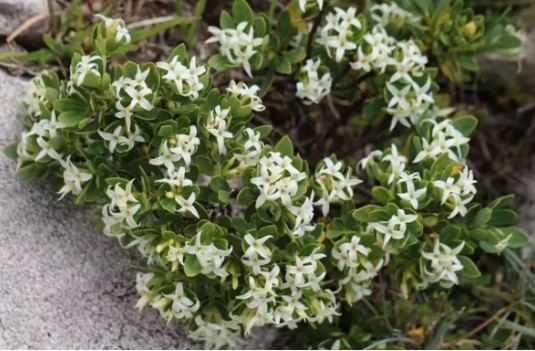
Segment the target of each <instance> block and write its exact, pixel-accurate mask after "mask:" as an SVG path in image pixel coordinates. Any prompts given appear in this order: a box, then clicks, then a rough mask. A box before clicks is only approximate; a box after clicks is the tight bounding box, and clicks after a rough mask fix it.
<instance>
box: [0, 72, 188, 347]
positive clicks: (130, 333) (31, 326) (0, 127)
mask: <svg viewBox="0 0 535 351" xmlns="http://www.w3.org/2000/svg"><path fill="white" fill-rule="evenodd" d="M25 86H26V83H25V81H23V80H21V79H16V78H13V77H10V76H8V75H7V74H5V73H4V72H3V71H1V70H0V87H1V91H0V106H1V109H0V146H1V147H3V146H4V145H6V144H7V143H10V142H12V141H13V140H14V139H15V138H17V135H18V133H19V132H20V131H21V129H22V126H21V122H20V118H18V117H20V112H21V111H20V110H19V105H20V101H21V96H23V95H24V90H25ZM15 166H16V164H15V162H14V161H13V160H11V159H9V158H7V157H6V156H5V155H4V153H3V152H2V153H1V154H0V228H1V230H0V349H10V348H45V349H49V348H52V349H54V348H56V349H57V348H67V349H80V348H84V349H87V348H98V349H110V348H111V349H123V348H127V349H132V348H133V349H152V348H158V349H159V348H163V349H165V348H196V347H197V345H195V344H193V343H191V342H189V341H188V340H186V339H185V338H184V333H183V331H182V330H181V328H180V326H179V325H178V324H176V323H170V324H166V322H165V320H164V319H162V318H161V317H160V316H159V315H158V313H157V312H156V311H155V310H152V309H150V308H148V309H145V310H144V311H143V312H142V313H139V312H138V311H137V310H136V309H134V307H133V306H134V304H135V301H136V294H135V288H134V281H135V271H134V269H132V268H131V267H130V266H131V265H133V264H136V263H138V261H139V260H138V258H137V255H136V254H135V252H129V251H126V250H123V249H122V248H120V247H119V245H118V244H117V242H116V241H115V240H113V239H111V238H107V237H105V236H104V235H102V234H101V233H99V232H98V230H96V229H94V221H93V217H92V214H91V208H90V206H87V207H82V208H80V207H79V206H76V207H75V206H74V204H73V203H72V201H70V200H69V199H67V198H66V199H64V200H63V201H62V202H58V201H57V195H56V194H54V193H53V192H52V190H51V189H50V188H48V187H46V185H45V184H42V183H41V184H40V183H38V182H37V183H35V182H34V183H31V184H28V185H20V184H19V182H18V180H17V176H16V173H15Z"/></svg>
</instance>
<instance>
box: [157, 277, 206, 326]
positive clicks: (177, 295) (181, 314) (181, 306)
mask: <svg viewBox="0 0 535 351" xmlns="http://www.w3.org/2000/svg"><path fill="white" fill-rule="evenodd" d="M165 296H166V297H168V298H170V299H171V300H172V301H173V303H172V304H171V310H172V315H173V316H174V317H175V318H179V319H181V318H192V317H193V313H195V312H197V311H198V310H199V307H200V302H199V300H198V299H195V302H194V301H193V300H192V299H190V298H189V297H187V296H186V294H185V293H184V286H183V284H182V283H177V284H176V288H175V291H174V293H173V294H169V295H165Z"/></svg>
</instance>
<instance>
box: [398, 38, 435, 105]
mask: <svg viewBox="0 0 535 351" xmlns="http://www.w3.org/2000/svg"><path fill="white" fill-rule="evenodd" d="M397 50H398V54H395V55H393V57H392V60H391V64H392V65H393V66H394V69H395V73H394V74H393V75H392V76H391V77H390V80H389V81H390V83H393V82H397V81H398V80H403V81H404V82H406V83H414V80H413V78H412V76H416V77H419V76H421V75H422V71H423V70H424V69H425V66H426V64H427V61H428V60H427V57H426V56H425V55H423V54H422V52H421V50H420V48H419V47H418V45H416V44H415V43H414V42H413V41H412V40H409V41H405V42H403V41H402V42H398V43H397ZM411 75H412V76H411ZM431 103H432V101H431Z"/></svg>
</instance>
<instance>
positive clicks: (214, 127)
mask: <svg viewBox="0 0 535 351" xmlns="http://www.w3.org/2000/svg"><path fill="white" fill-rule="evenodd" d="M229 112H230V109H229V108H227V109H222V108H221V106H219V105H218V106H216V107H215V109H214V110H213V111H211V112H210V116H209V117H208V120H207V122H206V129H207V130H208V133H210V134H211V135H213V136H214V137H215V138H216V141H217V147H218V150H219V153H220V154H222V155H224V154H226V153H227V149H226V147H225V139H232V138H233V137H234V135H233V134H232V133H230V132H229V131H227V118H228V114H229Z"/></svg>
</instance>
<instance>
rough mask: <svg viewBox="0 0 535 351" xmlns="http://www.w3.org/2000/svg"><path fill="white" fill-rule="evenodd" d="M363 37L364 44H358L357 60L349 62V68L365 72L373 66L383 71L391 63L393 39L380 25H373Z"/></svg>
mask: <svg viewBox="0 0 535 351" xmlns="http://www.w3.org/2000/svg"><path fill="white" fill-rule="evenodd" d="M363 39H364V43H365V45H361V46H359V48H358V50H357V60H356V61H355V62H352V63H351V68H353V69H355V70H359V69H362V70H363V71H365V72H369V71H371V70H372V68H373V69H376V70H379V71H380V72H381V73H384V72H385V70H386V68H387V67H388V66H389V65H390V64H391V60H392V52H393V50H394V43H395V39H394V38H392V37H390V36H389V35H388V34H387V33H386V31H385V29H384V28H383V27H381V26H375V27H373V29H372V31H371V33H367V34H365V35H364V37H363ZM363 48H364V49H363Z"/></svg>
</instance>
